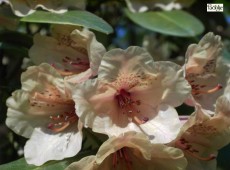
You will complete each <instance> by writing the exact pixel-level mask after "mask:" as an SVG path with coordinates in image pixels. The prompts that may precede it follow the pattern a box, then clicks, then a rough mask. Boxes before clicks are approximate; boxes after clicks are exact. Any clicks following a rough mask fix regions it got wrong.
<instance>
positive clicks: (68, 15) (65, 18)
mask: <svg viewBox="0 0 230 170" xmlns="http://www.w3.org/2000/svg"><path fill="white" fill-rule="evenodd" d="M21 21H24V22H35V23H50V24H67V25H78V26H84V27H86V28H90V29H93V30H96V31H99V32H103V33H106V34H109V33H112V32H113V29H112V27H111V26H110V25H109V24H108V23H107V22H105V21H104V20H103V19H101V18H100V17H98V16H96V15H94V14H92V13H90V12H87V11H76V10H74V11H68V12H65V13H62V14H57V13H52V12H46V11H36V12H35V13H33V14H31V15H28V16H26V17H24V18H22V19H21Z"/></svg>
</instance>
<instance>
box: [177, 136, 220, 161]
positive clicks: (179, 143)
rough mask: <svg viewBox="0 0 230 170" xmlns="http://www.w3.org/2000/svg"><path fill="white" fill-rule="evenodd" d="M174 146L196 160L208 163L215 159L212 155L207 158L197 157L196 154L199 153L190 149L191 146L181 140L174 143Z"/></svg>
mask: <svg viewBox="0 0 230 170" xmlns="http://www.w3.org/2000/svg"><path fill="white" fill-rule="evenodd" d="M176 146H177V147H178V148H180V149H182V150H183V151H184V152H186V153H187V154H189V155H190V156H192V157H194V158H196V159H199V160H202V161H210V160H213V159H215V158H216V156H215V155H214V154H211V155H209V156H208V157H201V156H199V155H197V154H196V153H198V152H199V151H198V150H196V149H192V145H189V144H188V141H186V140H185V139H183V138H181V139H180V140H177V141H176Z"/></svg>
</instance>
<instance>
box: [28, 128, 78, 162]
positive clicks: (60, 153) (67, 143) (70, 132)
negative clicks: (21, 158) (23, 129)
mask: <svg viewBox="0 0 230 170" xmlns="http://www.w3.org/2000/svg"><path fill="white" fill-rule="evenodd" d="M76 125H77V124H76ZM81 144H82V133H81V132H79V131H78V127H77V126H72V127H71V128H68V129H67V130H65V131H63V132H62V133H52V132H50V131H49V130H47V129H41V128H35V129H34V131H33V134H32V136H31V138H30V139H29V140H28V141H27V143H26V145H25V159H26V161H27V163H28V164H34V165H36V166H39V165H42V164H43V163H45V162H47V161H50V160H62V159H64V158H67V157H72V156H74V155H76V154H77V153H78V152H79V151H80V149H81Z"/></svg>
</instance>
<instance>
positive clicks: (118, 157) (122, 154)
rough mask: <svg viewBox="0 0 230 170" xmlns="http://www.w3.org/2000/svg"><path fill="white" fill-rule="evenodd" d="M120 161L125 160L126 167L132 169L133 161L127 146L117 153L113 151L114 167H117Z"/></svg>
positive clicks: (128, 169)
mask: <svg viewBox="0 0 230 170" xmlns="http://www.w3.org/2000/svg"><path fill="white" fill-rule="evenodd" d="M119 161H125V165H126V169H127V170H131V169H132V167H131V166H132V161H131V160H130V158H129V155H128V151H127V148H121V149H119V150H118V151H116V152H115V153H113V167H114V168H116V167H117V165H118V164H119Z"/></svg>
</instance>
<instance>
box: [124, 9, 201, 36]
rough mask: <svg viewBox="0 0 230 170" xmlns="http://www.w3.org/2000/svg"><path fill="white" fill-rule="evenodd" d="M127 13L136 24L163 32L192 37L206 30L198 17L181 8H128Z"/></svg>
mask: <svg viewBox="0 0 230 170" xmlns="http://www.w3.org/2000/svg"><path fill="white" fill-rule="evenodd" d="M125 13H126V15H127V16H128V17H129V18H130V19H131V20H132V21H133V22H135V23H136V24H138V25H140V26H142V27H144V28H147V29H149V30H152V31H156V32H159V33H162V34H168V35H174V36H180V37H191V36H195V35H198V34H201V33H202V32H203V31H204V26H203V24H202V23H201V22H200V21H199V20H198V19H197V18H195V17H194V16H192V15H190V14H189V13H187V12H185V11H181V10H174V11H161V12H145V13H132V12H130V11H128V10H127V9H126V10H125Z"/></svg>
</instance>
